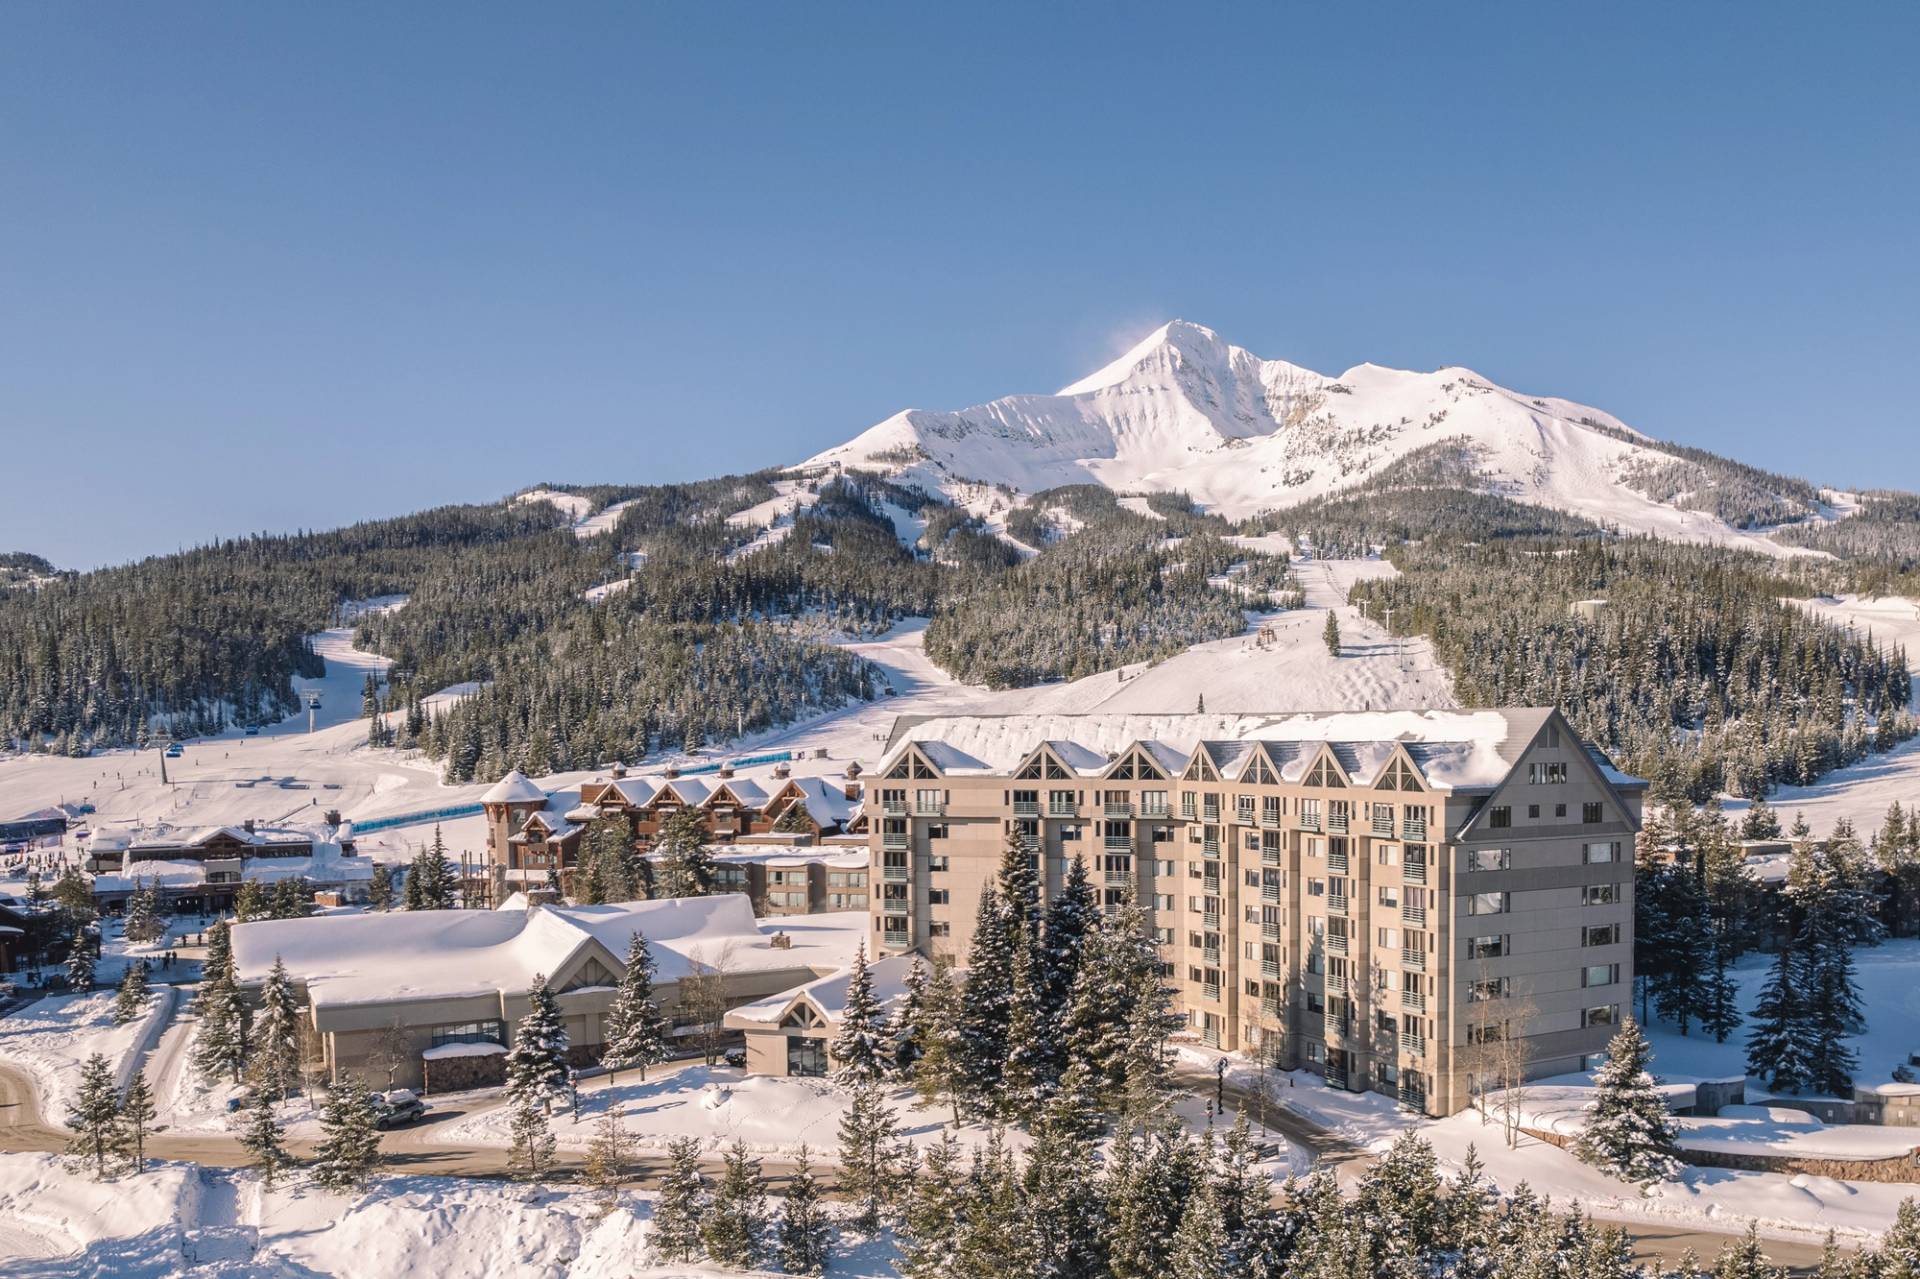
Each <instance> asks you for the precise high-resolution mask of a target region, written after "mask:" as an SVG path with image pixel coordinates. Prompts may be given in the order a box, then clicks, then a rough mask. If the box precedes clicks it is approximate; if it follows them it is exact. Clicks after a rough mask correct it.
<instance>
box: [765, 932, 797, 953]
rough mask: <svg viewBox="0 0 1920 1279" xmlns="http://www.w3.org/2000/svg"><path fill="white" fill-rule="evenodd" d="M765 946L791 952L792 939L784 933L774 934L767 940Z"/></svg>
mask: <svg viewBox="0 0 1920 1279" xmlns="http://www.w3.org/2000/svg"><path fill="white" fill-rule="evenodd" d="M767 944H768V945H769V946H771V947H773V948H774V949H775V950H792V949H793V938H791V937H789V936H787V935H786V934H785V933H775V934H774V935H773V936H772V937H769V938H768V939H767Z"/></svg>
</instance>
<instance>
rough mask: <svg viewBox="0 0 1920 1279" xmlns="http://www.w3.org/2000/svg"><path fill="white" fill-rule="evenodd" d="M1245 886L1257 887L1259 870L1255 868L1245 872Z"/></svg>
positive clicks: (1258, 884)
mask: <svg viewBox="0 0 1920 1279" xmlns="http://www.w3.org/2000/svg"><path fill="white" fill-rule="evenodd" d="M1247 887H1248V888H1258V887H1260V872H1259V871H1257V870H1250V871H1248V872H1247Z"/></svg>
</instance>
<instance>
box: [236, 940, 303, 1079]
mask: <svg viewBox="0 0 1920 1279" xmlns="http://www.w3.org/2000/svg"><path fill="white" fill-rule="evenodd" d="M249 1057H250V1058H251V1061H252V1065H253V1082H254V1086H255V1087H256V1088H257V1089H259V1091H260V1092H261V1093H263V1094H264V1095H266V1096H268V1097H271V1098H272V1099H273V1100H275V1101H279V1100H281V1099H282V1098H284V1097H285V1096H286V1095H287V1094H288V1093H289V1092H291V1091H293V1089H294V1088H295V1087H296V1086H297V1085H298V1084H299V1082H300V1006H299V1005H298V1004H296V1003H295V1002H294V997H293V979H292V978H291V977H289V976H288V975H287V966H286V964H284V963H283V962H281V959H280V956H278V955H275V956H274V957H273V967H272V968H271V969H269V970H268V971H267V979H266V981H264V982H263V983H261V986H260V1011H259V1012H258V1014H256V1015H255V1017H254V1020H253V1044H252V1049H251V1052H250V1053H249Z"/></svg>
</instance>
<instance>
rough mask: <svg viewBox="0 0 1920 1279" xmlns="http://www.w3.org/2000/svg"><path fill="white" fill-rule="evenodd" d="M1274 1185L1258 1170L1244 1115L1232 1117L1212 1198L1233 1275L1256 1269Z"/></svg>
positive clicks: (1266, 1226) (1268, 1220)
mask: <svg viewBox="0 0 1920 1279" xmlns="http://www.w3.org/2000/svg"><path fill="white" fill-rule="evenodd" d="M1272 1192H1273V1182H1272V1179H1271V1178H1269V1177H1268V1176H1267V1174H1266V1173H1264V1172H1262V1171H1260V1168H1259V1166H1258V1158H1257V1156H1256V1155H1255V1153H1254V1148H1253V1130H1252V1129H1251V1127H1249V1125H1248V1123H1247V1112H1246V1111H1245V1110H1242V1111H1241V1112H1240V1113H1239V1114H1237V1115H1236V1116H1234V1121H1233V1127H1232V1128H1230V1129H1228V1130H1227V1136H1226V1140H1225V1141H1223V1142H1222V1143H1221V1153H1220V1161H1219V1164H1218V1165H1217V1170H1216V1172H1215V1175H1214V1198H1215V1200H1216V1201H1218V1203H1219V1205H1220V1228H1221V1230H1222V1231H1223V1232H1224V1233H1225V1234H1226V1241H1227V1256H1228V1259H1229V1262H1230V1264H1231V1265H1232V1266H1233V1267H1234V1268H1235V1271H1234V1272H1235V1273H1236V1274H1244V1273H1246V1272H1247V1271H1249V1270H1251V1269H1253V1268H1254V1267H1255V1266H1256V1263H1257V1259H1258V1257H1259V1255H1260V1253H1261V1252H1262V1250H1263V1244H1262V1243H1261V1240H1262V1239H1263V1238H1264V1236H1265V1234H1266V1231H1267V1228H1268V1226H1269V1225H1270V1223H1271V1221H1272V1219H1273V1216H1274V1212H1273V1202H1272V1200H1273V1193H1272Z"/></svg>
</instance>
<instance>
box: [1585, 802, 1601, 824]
mask: <svg viewBox="0 0 1920 1279" xmlns="http://www.w3.org/2000/svg"><path fill="white" fill-rule="evenodd" d="M1580 820H1581V821H1583V822H1585V823H1586V824H1587V825H1589V826H1598V825H1599V824H1600V823H1601V821H1602V820H1604V819H1603V818H1602V817H1601V814H1600V805H1598V804H1582V805H1580Z"/></svg>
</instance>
